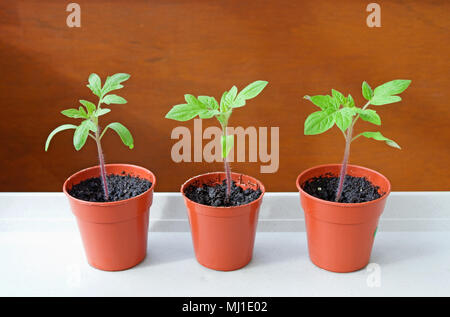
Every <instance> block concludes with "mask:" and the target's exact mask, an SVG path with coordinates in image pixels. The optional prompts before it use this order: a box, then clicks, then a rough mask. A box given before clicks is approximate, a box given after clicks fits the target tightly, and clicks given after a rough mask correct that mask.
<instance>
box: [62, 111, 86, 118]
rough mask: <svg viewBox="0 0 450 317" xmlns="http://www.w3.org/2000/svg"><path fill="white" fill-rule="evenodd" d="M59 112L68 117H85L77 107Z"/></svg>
mask: <svg viewBox="0 0 450 317" xmlns="http://www.w3.org/2000/svg"><path fill="white" fill-rule="evenodd" d="M61 113H62V114H63V115H65V116H66V117H69V118H75V119H80V118H83V119H84V118H85V116H84V114H83V113H80V111H79V110H78V109H73V108H72V109H66V110H63V111H61Z"/></svg>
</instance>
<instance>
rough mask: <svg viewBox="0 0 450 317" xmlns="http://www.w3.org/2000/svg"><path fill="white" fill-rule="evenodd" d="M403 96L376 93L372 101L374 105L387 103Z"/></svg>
mask: <svg viewBox="0 0 450 317" xmlns="http://www.w3.org/2000/svg"><path fill="white" fill-rule="evenodd" d="M401 100H402V98H401V97H399V96H383V95H375V96H373V98H372V99H371V100H370V103H371V104H372V105H374V106H381V105H387V104H390V103H394V102H399V101H401Z"/></svg>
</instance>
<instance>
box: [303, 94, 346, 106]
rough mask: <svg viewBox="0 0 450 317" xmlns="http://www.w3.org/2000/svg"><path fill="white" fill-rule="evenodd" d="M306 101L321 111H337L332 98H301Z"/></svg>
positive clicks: (321, 96) (326, 96) (320, 96)
mask: <svg viewBox="0 0 450 317" xmlns="http://www.w3.org/2000/svg"><path fill="white" fill-rule="evenodd" d="M303 98H304V99H306V100H309V101H311V102H312V103H313V104H314V105H316V106H318V107H319V108H320V109H322V110H328V109H330V108H331V109H337V108H338V106H337V103H335V102H334V101H333V98H331V96H328V95H325V96H323V95H317V96H312V97H311V96H308V95H306V96H304V97H303Z"/></svg>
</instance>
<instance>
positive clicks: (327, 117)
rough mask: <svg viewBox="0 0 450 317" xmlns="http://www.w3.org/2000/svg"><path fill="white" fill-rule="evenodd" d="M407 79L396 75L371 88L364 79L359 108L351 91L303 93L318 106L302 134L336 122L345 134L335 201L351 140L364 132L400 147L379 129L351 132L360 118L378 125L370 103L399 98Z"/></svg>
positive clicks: (367, 136) (315, 131) (343, 175)
mask: <svg viewBox="0 0 450 317" xmlns="http://www.w3.org/2000/svg"><path fill="white" fill-rule="evenodd" d="M410 83H411V80H402V79H398V80H393V81H390V82H387V83H385V84H383V85H381V86H378V87H377V88H375V89H374V90H372V88H371V87H370V86H369V84H368V83H367V82H363V84H362V94H363V97H364V98H365V99H366V100H367V103H366V104H365V105H364V106H363V107H361V108H359V107H356V106H355V102H354V100H353V98H352V96H351V95H350V94H349V95H348V96H347V97H345V96H344V95H343V94H342V93H340V92H339V91H337V90H334V89H332V90H331V92H332V94H331V96H330V95H326V96H322V95H318V96H312V97H311V96H305V97H304V98H305V99H307V100H309V101H311V102H312V103H313V104H314V105H316V106H318V107H319V108H320V109H321V110H320V111H316V112H314V113H312V114H310V115H309V116H308V118H307V119H306V121H305V130H304V133H305V135H315V134H321V133H323V132H325V131H327V130H329V129H330V128H331V127H333V126H334V125H335V124H336V125H337V127H338V128H339V129H340V130H341V131H342V134H343V135H344V138H345V150H344V158H343V160H342V167H341V171H340V173H339V181H338V186H337V190H336V198H335V201H339V199H340V198H341V194H342V190H343V185H344V179H345V175H346V171H347V163H348V158H349V154H350V145H351V143H352V142H353V141H355V140H356V139H358V138H359V137H361V136H364V137H366V138H372V139H374V140H377V141H384V142H385V143H386V144H387V145H389V146H392V147H395V148H398V149H400V146H399V145H398V144H397V143H396V142H394V141H392V140H390V139H388V138H386V137H385V136H383V135H382V134H381V133H380V132H378V131H377V132H362V133H359V134H357V135H356V136H353V130H354V127H355V123H356V122H357V121H358V119H359V118H361V119H362V120H364V121H368V122H370V123H373V124H375V125H381V119H380V116H379V115H378V114H377V112H376V111H375V110H373V109H368V108H369V106H370V105H374V106H381V105H386V104H390V103H395V102H398V101H401V100H402V99H401V98H400V97H399V96H397V95H398V94H400V93H402V92H403V91H405V90H406V88H408V86H409V85H410Z"/></svg>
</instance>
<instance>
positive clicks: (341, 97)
mask: <svg viewBox="0 0 450 317" xmlns="http://www.w3.org/2000/svg"><path fill="white" fill-rule="evenodd" d="M331 95H332V96H333V98H334V99H335V100H336V101H337V102H338V103H339V105H343V104H345V101H346V98H345V96H344V95H343V94H342V93H340V92H339V91H337V90H335V89H331Z"/></svg>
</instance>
